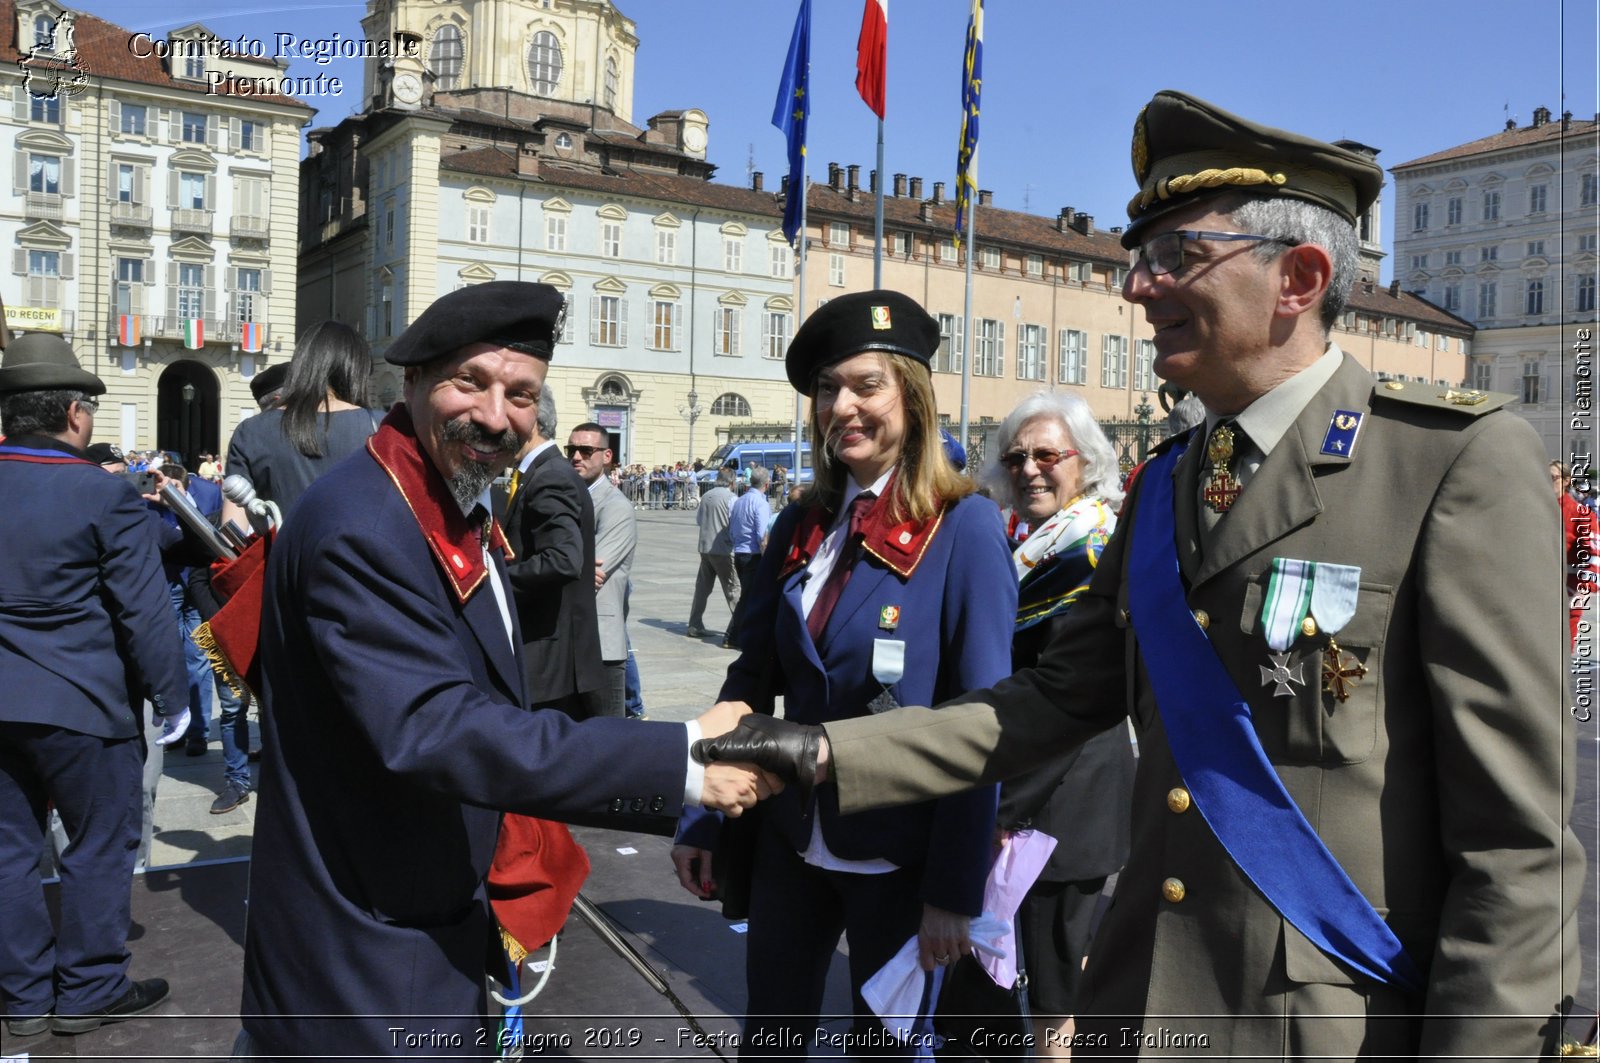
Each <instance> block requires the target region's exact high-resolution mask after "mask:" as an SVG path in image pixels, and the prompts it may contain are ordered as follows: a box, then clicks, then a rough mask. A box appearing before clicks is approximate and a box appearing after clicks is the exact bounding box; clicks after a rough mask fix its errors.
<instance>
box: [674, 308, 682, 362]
mask: <svg viewBox="0 0 1600 1063" xmlns="http://www.w3.org/2000/svg"><path fill="white" fill-rule="evenodd" d="M672 349H673V350H675V351H681V350H683V304H682V303H673V304H672Z"/></svg>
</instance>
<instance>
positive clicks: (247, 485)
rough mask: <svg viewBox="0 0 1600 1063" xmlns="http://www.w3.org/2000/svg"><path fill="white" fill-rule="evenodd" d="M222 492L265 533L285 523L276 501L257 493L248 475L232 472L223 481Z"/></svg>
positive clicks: (251, 523) (258, 529)
mask: <svg viewBox="0 0 1600 1063" xmlns="http://www.w3.org/2000/svg"><path fill="white" fill-rule="evenodd" d="M222 494H223V497H225V498H226V499H227V500H228V501H229V502H232V503H233V504H234V505H236V506H238V507H239V508H240V509H242V510H244V511H245V513H247V514H249V516H250V527H251V528H253V529H254V530H255V531H257V532H260V533H261V534H263V535H265V534H266V533H267V532H269V531H271V530H272V529H273V528H275V527H277V526H279V525H281V524H282V523H283V515H282V514H281V513H279V512H278V507H277V505H276V503H273V502H268V501H267V500H266V499H264V498H260V497H258V496H257V495H256V487H255V484H253V483H251V482H250V480H249V478H248V477H244V476H240V475H239V474H238V473H232V474H230V475H229V476H227V477H225V478H224V479H223V481H222Z"/></svg>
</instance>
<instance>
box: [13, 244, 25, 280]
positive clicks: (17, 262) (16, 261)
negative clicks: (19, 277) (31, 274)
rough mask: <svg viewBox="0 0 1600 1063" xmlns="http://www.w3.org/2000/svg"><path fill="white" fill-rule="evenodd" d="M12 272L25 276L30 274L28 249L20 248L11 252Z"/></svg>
mask: <svg viewBox="0 0 1600 1063" xmlns="http://www.w3.org/2000/svg"><path fill="white" fill-rule="evenodd" d="M11 272H12V273H23V274H25V273H27V272H28V252H27V249H26V248H21V247H19V248H17V249H16V250H15V251H13V252H11Z"/></svg>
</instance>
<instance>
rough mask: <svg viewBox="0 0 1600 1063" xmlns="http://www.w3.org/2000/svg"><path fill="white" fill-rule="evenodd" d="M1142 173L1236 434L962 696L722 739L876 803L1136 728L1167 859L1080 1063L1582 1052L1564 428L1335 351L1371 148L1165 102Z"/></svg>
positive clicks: (1143, 190) (1173, 276) (1166, 362)
mask: <svg viewBox="0 0 1600 1063" xmlns="http://www.w3.org/2000/svg"><path fill="white" fill-rule="evenodd" d="M1329 122H1330V124H1338V123H1339V119H1337V118H1332V117H1330V119H1329ZM1132 161H1133V176H1134V180H1135V183H1136V184H1137V186H1138V191H1137V194H1136V195H1135V196H1134V198H1133V200H1132V202H1131V203H1130V204H1129V207H1128V217H1129V221H1130V225H1129V227H1128V230H1127V233H1126V234H1125V235H1124V236H1123V243H1124V244H1126V245H1127V246H1128V247H1129V248H1130V250H1132V252H1133V255H1132V259H1131V262H1130V268H1129V271H1128V275H1127V279H1126V282H1125V283H1124V285H1123V291H1122V294H1123V297H1124V298H1125V299H1127V300H1128V301H1129V302H1131V303H1133V304H1135V305H1136V306H1138V307H1141V308H1142V309H1143V311H1144V316H1145V319H1146V320H1147V322H1148V323H1149V325H1150V327H1151V329H1152V330H1153V343H1154V345H1155V349H1156V361H1155V370H1156V372H1157V373H1158V374H1159V375H1160V376H1162V377H1163V378H1164V379H1166V380H1168V381H1170V382H1171V383H1173V384H1175V385H1177V386H1181V387H1183V388H1186V389H1188V390H1189V391H1190V392H1192V393H1193V394H1194V395H1195V396H1197V397H1198V398H1199V400H1200V402H1201V403H1202V404H1203V405H1204V407H1205V420H1204V423H1203V424H1202V425H1200V426H1199V427H1197V428H1196V429H1194V430H1192V431H1190V432H1187V433H1185V434H1183V435H1181V436H1178V437H1176V438H1175V440H1174V441H1172V442H1170V443H1168V444H1164V445H1163V446H1162V447H1160V448H1158V449H1157V452H1156V454H1155V455H1154V456H1153V457H1152V458H1151V460H1150V462H1149V463H1148V464H1147V465H1146V466H1145V468H1144V471H1143V473H1142V474H1141V475H1140V476H1139V478H1138V479H1137V480H1136V481H1135V482H1134V483H1133V485H1132V488H1131V490H1130V492H1129V495H1128V500H1127V502H1126V503H1125V506H1124V509H1123V515H1122V520H1121V521H1120V522H1119V523H1118V526H1117V531H1116V533H1115V535H1114V536H1113V537H1112V539H1111V541H1110V543H1109V544H1108V545H1107V547H1106V550H1105V553H1104V554H1103V556H1102V557H1101V559H1100V564H1099V567H1098V568H1097V570H1096V573H1095V579H1094V581H1093V583H1091V585H1090V587H1089V590H1088V592H1087V593H1086V594H1085V595H1084V596H1083V597H1082V598H1081V599H1080V600H1079V601H1078V603H1077V604H1076V605H1075V606H1074V608H1073V611H1072V613H1071V615H1070V616H1069V618H1068V626H1067V627H1065V628H1063V629H1062V630H1061V631H1059V632H1058V634H1057V635H1056V637H1055V638H1054V639H1053V640H1052V642H1051V643H1050V646H1049V648H1048V649H1047V650H1046V651H1045V654H1044V656H1043V658H1042V659H1041V660H1040V662H1039V665H1038V667H1037V668H1036V669H1032V670H1028V671H1024V672H1021V673H1019V674H1017V675H1016V676H1013V677H1012V678H1011V679H1009V680H1007V681H1005V682H1002V683H1000V684H999V685H997V686H996V687H994V688H993V689H991V690H984V691H975V692H973V693H970V694H968V695H965V696H963V697H960V698H957V699H955V702H956V703H955V704H951V705H946V706H944V707H943V708H942V710H941V711H939V712H935V713H931V714H930V713H927V712H926V711H925V710H922V709H914V708H913V709H906V710H896V711H894V712H888V713H883V714H878V715H874V716H872V717H870V718H867V719H853V720H843V721H838V722H835V723H828V724H826V726H825V728H824V729H822V730H821V733H819V732H818V731H815V730H814V731H809V732H807V731H803V730H801V731H799V732H798V733H795V728H794V725H786V724H781V723H780V724H773V725H770V726H769V725H765V724H763V726H766V727H767V733H766V734H765V735H758V734H756V733H755V732H756V730H757V728H755V727H753V726H751V725H749V724H748V723H744V724H741V728H740V729H739V730H736V731H735V732H733V734H732V735H730V736H726V737H725V738H724V739H721V740H718V741H717V742H714V743H711V746H712V748H713V751H714V752H716V753H717V755H719V756H726V757H728V759H730V760H750V759H753V758H755V757H756V756H757V754H758V752H759V751H760V750H762V749H767V750H773V751H776V755H774V756H773V757H772V758H771V759H770V760H769V761H768V762H767V763H766V766H768V767H770V768H774V769H777V768H780V767H782V765H783V764H784V763H785V761H787V762H788V763H791V764H794V765H796V768H795V770H796V772H797V773H798V772H799V771H800V770H801V767H800V766H806V767H807V768H809V770H808V771H807V775H808V776H809V777H810V778H813V779H815V778H816V774H817V772H816V769H815V768H814V767H810V765H812V764H814V763H816V762H819V761H822V760H824V759H829V760H830V762H829V763H828V765H827V770H828V774H830V775H832V776H833V777H834V778H835V780H836V783H837V795H836V796H837V801H838V807H839V808H840V810H841V811H843V812H845V813H855V812H860V811H863V810H865V809H869V808H873V807H877V806H881V805H888V804H897V803H903V802H908V801H917V800H923V799H926V798H929V797H937V796H940V795H943V794H947V793H950V792H952V791H954V790H957V789H959V788H960V787H962V786H967V785H970V784H972V783H975V782H978V781H980V780H981V781H984V782H988V781H992V780H994V779H995V778H1003V777H1007V776H1011V775H1014V774H1016V773H1018V772H1021V771H1023V770H1026V769H1028V768H1030V767H1033V766H1035V765H1036V764H1037V763H1039V762H1040V761H1041V760H1043V759H1045V758H1048V757H1053V756H1060V755H1061V754H1062V753H1063V752H1066V751H1068V750H1070V749H1072V748H1074V747H1075V746H1076V745H1077V744H1079V743H1080V742H1081V741H1082V740H1083V739H1084V738H1085V737H1086V736H1087V735H1089V734H1092V733H1094V732H1095V731H1098V730H1101V729H1104V728H1105V727H1106V726H1108V725H1109V724H1115V723H1117V722H1119V718H1120V716H1121V715H1122V714H1124V713H1126V714H1127V715H1129V716H1131V717H1132V719H1133V722H1134V725H1135V728H1136V730H1137V731H1138V737H1139V766H1138V774H1137V780H1136V782H1135V788H1134V804H1133V810H1132V820H1133V822H1132V827H1133V834H1132V851H1131V855H1130V858H1129V861H1128V864H1127V866H1125V867H1124V868H1123V870H1122V872H1121V877H1120V879H1119V881H1118V883H1117V901H1116V904H1115V905H1114V906H1113V907H1112V908H1111V910H1110V911H1109V912H1108V913H1107V915H1106V918H1105V920H1104V922H1103V923H1102V924H1101V926H1100V929H1099V931H1098V934H1097V936H1096V938H1095V943H1094V949H1093V950H1092V953H1091V955H1090V957H1089V966H1088V970H1087V973H1086V975H1085V979H1086V988H1085V991H1084V993H1083V995H1082V996H1081V997H1080V1000H1079V1003H1078V1011H1079V1014H1078V1016H1077V1027H1076V1034H1077V1036H1078V1037H1079V1038H1081V1039H1083V1041H1084V1042H1085V1047H1084V1049H1083V1050H1082V1052H1081V1053H1080V1050H1079V1048H1078V1047H1077V1045H1078V1042H1077V1041H1075V1042H1074V1050H1073V1055H1074V1056H1078V1055H1080V1054H1096V1053H1097V1050H1096V1049H1095V1048H1094V1046H1095V1045H1096V1044H1097V1043H1100V1044H1106V1045H1110V1046H1114V1047H1113V1050H1112V1053H1111V1054H1145V1052H1146V1051H1147V1050H1154V1051H1156V1052H1158V1053H1162V1052H1165V1051H1167V1050H1174V1049H1175V1050H1178V1051H1182V1050H1184V1049H1185V1048H1195V1047H1200V1046H1204V1048H1205V1051H1207V1052H1208V1053H1211V1054H1213V1055H1215V1056H1217V1057H1218V1058H1232V1059H1239V1058H1246V1057H1250V1056H1261V1057H1271V1058H1278V1057H1280V1056H1282V1055H1283V1054H1284V1053H1286V1052H1290V1051H1292V1054H1293V1055H1294V1056H1295V1057H1296V1058H1300V1057H1306V1058H1309V1057H1323V1058H1337V1059H1354V1058H1357V1057H1360V1058H1373V1057H1384V1058H1407V1059H1410V1058H1447V1057H1451V1056H1471V1057H1473V1058H1495V1059H1511V1058H1534V1057H1541V1056H1544V1055H1547V1054H1551V1053H1553V1052H1554V1050H1555V1042H1556V1040H1557V1038H1558V1035H1559V1033H1560V1027H1561V1020H1560V1017H1561V1015H1562V1014H1563V1012H1564V1011H1565V1010H1566V1009H1568V1008H1569V1007H1570V1006H1571V1003H1572V1000H1573V996H1574V994H1575V992H1576V990H1577V984H1578V980H1577V976H1578V963H1577V960H1578V949H1577V944H1578V934H1577V924H1576V918H1575V916H1576V908H1577V904H1578V899H1579V894H1580V892H1581V891H1580V890H1579V888H1578V884H1579V883H1580V882H1581V879H1582V870H1583V860H1584V857H1583V853H1582V850H1581V849H1580V848H1579V846H1578V845H1577V841H1576V839H1575V838H1574V836H1573V834H1572V832H1571V830H1570V829H1568V826H1567V820H1568V815H1569V811H1570V808H1571V803H1572V793H1573V792H1572V784H1571V780H1572V779H1573V777H1574V774H1575V772H1574V767H1573V764H1572V760H1571V757H1572V752H1573V751H1572V738H1571V735H1570V734H1569V733H1567V732H1566V731H1565V728H1564V726H1563V723H1564V719H1565V716H1564V713H1562V712H1561V711H1560V710H1561V706H1562V705H1564V704H1566V703H1567V699H1566V696H1565V691H1564V674H1565V670H1566V665H1567V663H1568V657H1567V651H1568V645H1567V634H1568V632H1567V628H1566V625H1565V624H1564V623H1563V617H1564V615H1565V609H1564V603H1563V601H1562V593H1561V588H1562V578H1561V577H1562V558H1561V556H1560V545H1561V542H1562V538H1561V535H1560V531H1559V528H1558V523H1559V522H1558V517H1557V513H1556V507H1555V505H1554V504H1553V501H1552V499H1551V498H1550V493H1549V489H1548V488H1547V487H1545V486H1544V484H1543V482H1542V476H1541V474H1540V469H1541V468H1542V466H1543V465H1544V462H1545V449H1544V445H1543V444H1542V443H1541V441H1540V440H1539V437H1538V436H1537V434H1536V433H1535V432H1534V431H1533V429H1532V428H1531V427H1530V426H1529V425H1528V423H1527V422H1526V421H1523V420H1522V419H1520V418H1518V417H1516V416H1513V415H1511V414H1509V413H1506V412H1504V411H1502V410H1500V409H1499V407H1501V406H1502V405H1503V404H1504V403H1505V402H1506V401H1507V400H1508V399H1509V396H1497V395H1490V394H1487V393H1484V392H1480V391H1474V390H1469V389H1458V388H1456V387H1453V386H1435V385H1429V384H1424V383H1421V382H1418V381H1398V380H1390V381H1383V382H1379V381H1377V380H1375V379H1374V378H1373V376H1372V375H1371V374H1370V373H1369V372H1368V371H1367V369H1366V368H1365V367H1364V366H1363V365H1362V364H1361V363H1360V362H1358V361H1357V360H1356V359H1354V358H1352V357H1350V356H1348V355H1346V354H1345V353H1344V352H1343V351H1341V350H1340V349H1339V346H1338V344H1337V343H1336V342H1334V340H1335V339H1336V335H1335V334H1333V333H1332V326H1333V325H1334V323H1335V322H1337V320H1338V317H1339V313H1340V311H1341V309H1342V307H1343V306H1344V303H1345V299H1346V296H1347V294H1348V292H1349V290H1350V288H1351V286H1352V284H1353V283H1354V281H1355V279H1356V276H1357V268H1358V263H1359V254H1360V244H1359V240H1358V238H1357V233H1356V227H1355V226H1356V221H1357V219H1358V218H1359V217H1360V216H1361V214H1362V213H1363V212H1364V211H1365V210H1367V209H1368V208H1369V207H1370V206H1371V204H1372V202H1373V199H1374V197H1375V196H1376V194H1377V192H1378V188H1379V186H1380V184H1381V180H1382V174H1381V171H1380V170H1379V169H1378V167H1377V165H1376V164H1375V163H1374V162H1373V161H1372V160H1371V159H1370V158H1369V157H1367V156H1366V155H1363V154H1361V153H1359V152H1353V151H1349V150H1346V149H1345V148H1342V147H1340V146H1338V145H1334V144H1327V143H1322V142H1320V141H1317V140H1314V139H1311V138H1309V137H1306V136H1303V135H1300V134H1297V133H1290V132H1286V131H1283V130H1278V129H1272V128H1269V127H1267V126H1263V125H1260V124H1258V123H1255V122H1251V121H1248V120H1246V119H1243V118H1239V117H1238V116H1236V115H1232V114H1229V113H1228V112H1227V111H1224V110H1223V109H1221V108H1219V107H1216V106H1214V105H1212V104H1209V103H1206V102H1204V101H1202V100H1198V99H1195V98H1194V97H1192V96H1186V95H1184V94H1182V93H1178V92H1162V93H1160V94H1158V95H1157V96H1156V97H1155V98H1154V99H1153V100H1151V101H1150V103H1149V105H1148V106H1147V107H1146V108H1145V109H1144V110H1143V112H1141V114H1140V116H1139V118H1138V120H1137V121H1136V122H1135V123H1134V133H1133V160H1132ZM1430 375H1436V374H1432V373H1430ZM1500 527H1516V528H1518V529H1519V530H1520V532H1521V533H1522V534H1520V535H1519V536H1518V540H1517V544H1516V546H1515V547H1514V548H1512V549H1507V547H1506V545H1505V543H1504V541H1503V539H1502V538H1501V537H1497V536H1494V535H1490V534H1485V531H1484V529H1487V528H1500ZM1230 706H1231V707H1232V708H1230ZM775 732H785V733H775ZM824 747H826V749H827V752H826V753H824ZM1246 795H1250V796H1249V797H1246ZM819 803H821V802H819ZM1032 962H1038V957H1034V958H1033V961H1032ZM1141 1016H1142V1019H1141V1018H1140V1017H1141ZM1287 1046H1293V1048H1292V1050H1291V1049H1290V1048H1288V1047H1287ZM1130 1050H1131V1051H1130Z"/></svg>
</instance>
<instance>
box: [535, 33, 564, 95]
mask: <svg viewBox="0 0 1600 1063" xmlns="http://www.w3.org/2000/svg"><path fill="white" fill-rule="evenodd" d="M528 83H529V84H530V85H531V86H532V88H533V91H534V93H536V94H537V95H540V96H552V95H554V94H555V91H556V86H557V85H560V84H561V42H560V41H558V40H556V35H555V34H554V33H551V32H550V31H549V30H540V31H539V32H538V33H535V34H534V35H533V43H532V44H530V45H528Z"/></svg>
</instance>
